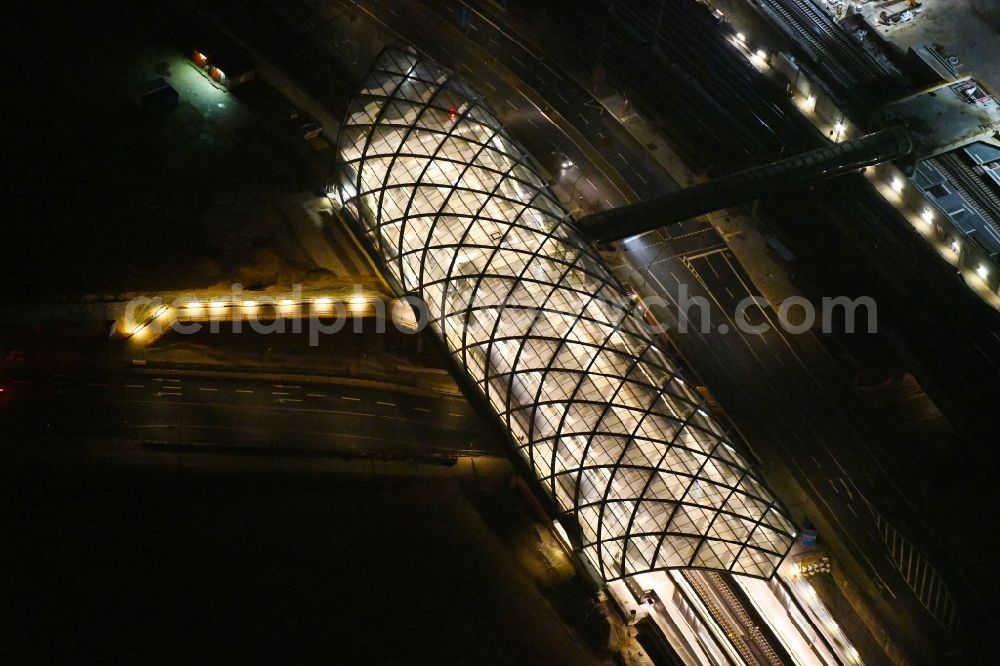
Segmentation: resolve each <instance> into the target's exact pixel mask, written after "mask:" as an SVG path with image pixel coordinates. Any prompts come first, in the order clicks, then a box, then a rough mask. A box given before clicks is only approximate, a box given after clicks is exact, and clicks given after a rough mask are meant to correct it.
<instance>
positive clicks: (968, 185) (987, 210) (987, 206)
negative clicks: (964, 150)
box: [932, 154, 1000, 234]
mask: <svg viewBox="0 0 1000 666" xmlns="http://www.w3.org/2000/svg"><path fill="white" fill-rule="evenodd" d="M932 163H933V164H934V166H935V167H936V168H937V169H938V170H939V171H941V172H942V173H943V174H945V175H946V176H948V180H949V182H950V183H951V184H952V187H954V188H955V189H956V190H958V193H959V194H961V195H962V196H963V197H964V198H965V200H966V201H967V202H968V203H969V205H970V206H972V207H973V208H975V209H976V212H978V213H979V214H980V215H982V216H983V218H984V219H985V220H986V221H987V222H989V223H990V226H992V227H993V228H994V229H996V231H997V233H998V234H1000V195H997V193H996V192H994V191H993V190H992V189H990V188H989V186H988V185H986V184H985V183H983V182H981V181H980V179H979V175H978V174H977V173H976V172H975V171H974V170H973V169H972V167H970V166H969V165H968V164H966V163H965V162H964V161H962V158H961V157H959V156H958V155H955V154H947V155H940V156H938V157H936V158H934V159H933V160H932Z"/></svg>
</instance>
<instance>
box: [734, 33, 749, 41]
mask: <svg viewBox="0 0 1000 666" xmlns="http://www.w3.org/2000/svg"><path fill="white" fill-rule="evenodd" d="M736 39H737V41H740V42H745V41H747V36H746V35H744V34H743V33H742V32H738V33H736Z"/></svg>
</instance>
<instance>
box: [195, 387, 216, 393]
mask: <svg viewBox="0 0 1000 666" xmlns="http://www.w3.org/2000/svg"><path fill="white" fill-rule="evenodd" d="M198 390H199V391H211V392H212V393H215V392H216V391H218V390H219V389H217V388H205V387H204V386H199V387H198Z"/></svg>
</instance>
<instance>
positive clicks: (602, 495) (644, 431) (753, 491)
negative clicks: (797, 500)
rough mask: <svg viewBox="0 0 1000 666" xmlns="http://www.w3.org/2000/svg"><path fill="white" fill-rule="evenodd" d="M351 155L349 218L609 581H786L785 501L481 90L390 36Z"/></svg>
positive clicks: (358, 119)
mask: <svg viewBox="0 0 1000 666" xmlns="http://www.w3.org/2000/svg"><path fill="white" fill-rule="evenodd" d="M338 149H339V158H340V166H339V173H338V178H339V183H338V187H339V191H340V194H341V199H342V201H343V203H344V208H345V212H347V213H348V214H349V215H350V216H351V217H353V219H354V222H355V223H356V224H357V225H358V227H359V229H360V230H361V231H362V232H363V234H364V237H365V238H366V240H367V242H368V244H369V249H370V251H371V252H372V254H373V256H374V257H375V258H376V260H377V261H378V262H379V263H380V264H381V266H382V267H383V270H384V272H385V274H386V276H387V279H389V280H390V281H391V282H393V283H394V287H395V289H396V290H397V292H398V293H399V294H400V295H413V296H416V297H419V299H420V300H421V301H422V302H423V303H424V304H425V306H426V309H427V314H428V319H429V326H430V327H431V328H432V330H433V332H434V333H435V334H436V335H437V336H438V337H439V338H440V339H441V341H442V342H443V344H444V345H445V347H446V348H447V349H448V351H449V352H450V353H451V355H452V357H453V358H454V360H455V362H456V363H457V364H458V366H460V367H461V368H462V369H464V374H465V376H466V377H465V379H467V384H468V386H469V387H470V388H473V389H474V391H475V392H477V393H478V394H479V395H480V396H481V397H482V399H483V401H484V403H485V404H488V405H489V406H490V407H491V409H492V411H493V413H494V415H495V416H496V418H498V419H499V420H500V421H501V422H502V423H503V425H504V427H505V428H506V429H507V431H508V432H509V434H510V439H511V441H512V443H513V445H514V447H515V448H516V449H517V451H518V453H519V454H520V456H521V458H522V459H523V461H524V462H525V464H526V465H527V467H528V468H530V470H531V471H532V472H533V473H534V475H535V477H536V478H537V480H538V483H539V484H541V487H542V488H543V489H544V491H545V493H546V494H547V496H548V497H549V498H550V499H551V500H552V502H553V503H554V505H555V506H556V507H558V510H559V511H560V512H562V514H561V519H562V520H563V522H564V524H567V523H568V524H569V528H570V529H568V530H567V531H568V532H569V533H570V535H571V536H570V539H571V540H572V541H574V542H575V543H574V546H576V547H577V548H578V549H579V551H580V552H581V554H582V557H583V560H584V561H585V562H586V563H587V565H588V566H590V567H592V569H593V571H594V573H595V574H596V575H597V577H598V578H599V580H603V581H613V580H617V579H620V578H624V577H629V576H632V575H635V574H640V573H643V572H650V571H663V570H667V569H676V568H687V567H696V568H706V569H713V570H717V571H726V572H733V573H738V574H746V575H750V576H755V577H760V578H768V577H770V576H772V575H773V574H774V572H775V570H776V567H777V566H778V564H779V563H780V562H781V560H782V558H783V557H784V555H785V554H786V553H787V552H788V550H789V548H790V547H791V544H792V541H793V539H794V536H795V531H794V527H793V526H792V523H791V521H790V520H789V518H788V516H787V513H786V512H785V510H784V509H782V508H781V507H780V506H779V505H778V503H777V501H776V500H775V498H774V496H773V495H772V493H771V492H770V491H769V490H768V489H767V488H765V486H764V484H763V483H762V481H761V480H760V479H759V478H758V477H757V476H755V475H754V474H753V473H752V471H751V470H750V465H749V463H748V461H747V459H746V458H745V457H744V456H743V454H741V453H740V452H739V451H738V450H737V449H736V448H735V447H734V446H733V444H732V442H731V441H730V440H729V439H728V438H727V436H726V434H725V432H724V429H723V428H722V426H721V425H720V424H719V422H718V421H717V420H716V419H715V418H713V416H712V415H711V414H710V413H708V411H707V410H706V408H705V406H704V399H703V398H702V397H701V396H700V395H699V394H698V393H697V392H696V391H695V390H693V389H692V388H691V386H689V385H688V384H687V383H685V381H684V380H683V378H682V377H681V376H680V375H679V373H678V370H677V364H676V363H675V362H674V361H673V360H672V359H671V358H670V357H669V356H668V355H667V354H666V353H665V352H664V351H663V350H662V349H661V348H660V346H659V344H658V342H657V336H656V334H655V332H654V331H652V330H651V329H650V327H649V325H648V324H647V323H646V322H645V321H644V319H643V318H642V315H641V310H640V306H639V305H638V304H637V303H636V302H635V301H634V300H633V299H631V298H630V297H629V295H628V294H627V293H626V291H625V289H624V288H623V286H622V285H621V284H620V283H619V282H618V280H617V279H616V278H615V277H614V276H613V275H612V274H611V271H610V270H609V269H608V267H607V266H606V265H605V264H604V262H603V261H602V260H601V258H600V257H599V256H598V255H597V254H596V253H595V252H594V251H593V249H592V248H591V246H590V244H589V242H588V241H587V240H586V239H585V238H584V237H583V235H582V234H581V233H580V232H579V231H578V230H577V228H576V227H575V225H574V223H573V220H572V219H571V218H570V216H569V214H568V213H567V212H566V211H565V210H564V209H563V208H562V206H561V205H560V204H559V202H558V201H557V200H556V198H555V196H554V195H553V194H552V192H551V191H550V190H549V188H548V186H547V184H546V182H545V181H544V180H543V179H542V177H541V176H539V173H538V171H539V170H538V168H537V167H536V165H535V163H534V161H533V160H532V158H531V157H530V156H529V155H528V154H527V153H526V152H525V151H524V150H523V149H522V148H521V147H520V146H519V145H518V144H517V143H516V142H515V141H514V140H513V139H512V138H511V137H510V135H509V134H508V133H507V131H506V130H505V129H504V127H503V126H502V125H501V124H500V122H499V121H498V120H497V118H496V116H495V114H494V113H492V112H491V111H490V109H489V108H488V106H487V105H486V104H485V102H484V101H483V99H482V98H481V97H480V96H479V95H478V94H477V93H476V92H475V91H474V90H472V89H471V88H470V87H469V86H468V85H467V84H466V83H464V82H463V81H462V80H460V79H459V78H458V77H456V76H454V75H453V74H452V73H451V72H449V71H447V70H445V69H443V68H441V67H439V66H438V65H436V64H435V63H433V62H429V61H427V60H425V59H423V58H421V57H420V56H418V55H416V54H414V53H411V52H407V51H401V50H394V49H387V50H385V51H384V52H383V53H382V54H381V55H380V57H379V58H378V59H377V61H376V63H375V64H374V65H373V67H372V69H371V70H370V72H369V74H368V75H367V77H366V79H365V81H364V83H363V86H362V89H361V91H360V93H359V94H358V96H357V97H356V99H355V100H354V101H353V102H352V104H351V106H350V108H349V110H348V113H347V116H346V119H345V121H344V124H343V126H342V128H341V131H340V137H339V146H338Z"/></svg>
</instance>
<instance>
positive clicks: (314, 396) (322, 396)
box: [306, 393, 326, 398]
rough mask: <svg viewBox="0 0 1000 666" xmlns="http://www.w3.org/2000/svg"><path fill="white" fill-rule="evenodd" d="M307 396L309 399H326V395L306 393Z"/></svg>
mask: <svg viewBox="0 0 1000 666" xmlns="http://www.w3.org/2000/svg"><path fill="white" fill-rule="evenodd" d="M306 396H307V397H309V398H325V397H326V394H325V393H306Z"/></svg>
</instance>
